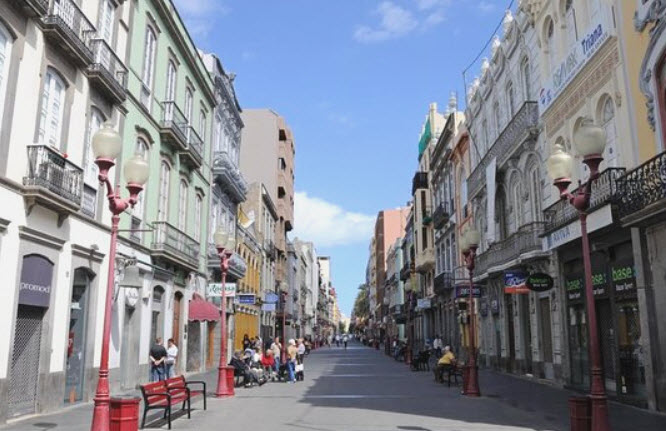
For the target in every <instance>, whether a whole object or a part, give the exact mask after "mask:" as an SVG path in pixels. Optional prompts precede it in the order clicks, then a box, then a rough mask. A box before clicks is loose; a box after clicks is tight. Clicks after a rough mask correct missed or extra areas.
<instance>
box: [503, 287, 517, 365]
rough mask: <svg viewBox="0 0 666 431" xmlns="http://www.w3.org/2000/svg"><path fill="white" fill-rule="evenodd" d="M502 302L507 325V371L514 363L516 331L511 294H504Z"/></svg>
mask: <svg viewBox="0 0 666 431" xmlns="http://www.w3.org/2000/svg"><path fill="white" fill-rule="evenodd" d="M504 303H505V304H506V322H507V325H508V328H507V329H508V330H507V337H508V338H509V339H508V343H507V344H508V345H509V363H508V364H507V371H509V372H511V371H513V368H514V364H515V363H516V333H515V329H514V316H513V297H512V296H511V295H504Z"/></svg>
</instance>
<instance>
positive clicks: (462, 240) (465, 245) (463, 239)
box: [460, 230, 469, 253]
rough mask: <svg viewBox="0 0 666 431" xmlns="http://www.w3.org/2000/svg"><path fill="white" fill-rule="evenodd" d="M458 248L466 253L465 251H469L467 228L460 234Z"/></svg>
mask: <svg viewBox="0 0 666 431" xmlns="http://www.w3.org/2000/svg"><path fill="white" fill-rule="evenodd" d="M460 250H461V251H462V252H463V253H467V251H469V242H468V240H467V230H465V231H463V233H461V234H460Z"/></svg>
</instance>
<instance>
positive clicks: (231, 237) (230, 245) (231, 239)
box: [225, 234, 236, 251]
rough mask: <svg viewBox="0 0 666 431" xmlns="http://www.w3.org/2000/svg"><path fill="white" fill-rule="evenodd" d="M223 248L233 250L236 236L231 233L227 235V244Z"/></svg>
mask: <svg viewBox="0 0 666 431" xmlns="http://www.w3.org/2000/svg"><path fill="white" fill-rule="evenodd" d="M225 248H226V249H227V250H230V251H233V250H234V249H235V248H236V237H235V236H234V235H233V234H230V235H229V238H228V239H227V246H226V247H225Z"/></svg>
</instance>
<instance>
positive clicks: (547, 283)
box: [525, 272, 554, 292]
mask: <svg viewBox="0 0 666 431" xmlns="http://www.w3.org/2000/svg"><path fill="white" fill-rule="evenodd" d="M553 283H554V281H553V277H551V276H550V275H548V274H544V273H542V272H537V273H534V274H530V275H529V276H527V280H526V281H525V285H526V286H527V288H528V289H529V290H531V291H533V292H545V291H547V290H550V289H552V288H553Z"/></svg>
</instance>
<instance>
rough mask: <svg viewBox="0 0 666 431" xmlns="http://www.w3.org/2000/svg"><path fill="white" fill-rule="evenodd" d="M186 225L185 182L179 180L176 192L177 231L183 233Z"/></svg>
mask: <svg viewBox="0 0 666 431" xmlns="http://www.w3.org/2000/svg"><path fill="white" fill-rule="evenodd" d="M186 223H187V182H186V181H185V180H180V187H179V190H178V229H179V230H180V231H181V232H185V225H186Z"/></svg>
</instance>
